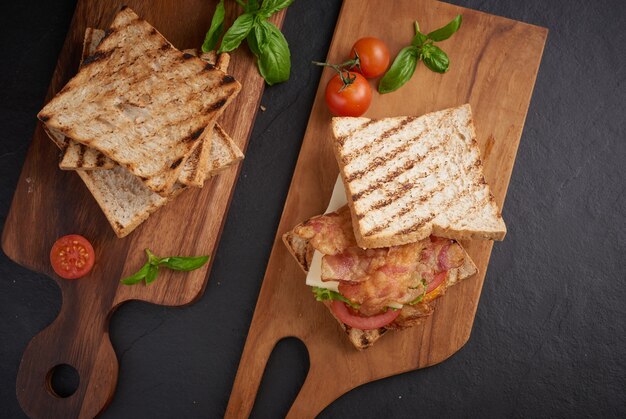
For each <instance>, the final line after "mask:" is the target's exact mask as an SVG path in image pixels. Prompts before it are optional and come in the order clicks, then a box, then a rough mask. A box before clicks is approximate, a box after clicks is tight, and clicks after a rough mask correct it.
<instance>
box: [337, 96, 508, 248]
mask: <svg viewBox="0 0 626 419" xmlns="http://www.w3.org/2000/svg"><path fill="white" fill-rule="evenodd" d="M332 127H333V134H334V137H335V140H334V142H333V144H334V147H333V148H334V150H335V156H336V158H337V162H338V163H339V168H340V172H341V176H342V179H343V182H344V185H345V188H346V193H347V196H348V203H349V204H350V209H351V211H352V221H353V224H354V232H355V235H356V238H357V242H358V244H359V246H361V247H363V248H374V247H388V246H395V245H400V244H406V243H412V242H415V241H418V240H421V239H423V238H425V237H428V236H429V235H430V234H434V235H436V236H440V237H446V238H452V239H458V240H464V239H494V240H502V239H503V238H504V236H505V234H506V226H505V224H504V221H503V220H502V216H501V215H500V210H499V209H498V207H497V205H496V202H495V200H494V198H493V195H492V193H491V190H490V189H489V186H488V185H487V183H486V182H485V178H484V176H483V167H482V162H481V159H480V150H479V149H478V144H477V142H476V133H475V130H474V124H473V122H472V111H471V108H470V105H469V104H466V105H463V106H459V107H457V108H451V109H446V110H443V111H439V112H433V113H430V114H426V115H423V116H420V117H413V116H406V117H395V118H384V119H379V120H373V119H368V118H348V117H341V118H333V121H332Z"/></svg>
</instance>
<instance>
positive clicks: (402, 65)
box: [378, 46, 419, 93]
mask: <svg viewBox="0 0 626 419" xmlns="http://www.w3.org/2000/svg"><path fill="white" fill-rule="evenodd" d="M418 59H419V48H417V47H414V46H410V47H405V48H402V50H400V52H399V53H398V56H397V57H396V59H395V60H393V64H391V68H389V70H387V72H386V73H385V75H384V76H383V78H382V79H381V80H380V83H379V84H378V91H379V92H380V93H390V92H393V91H394V90H397V89H399V88H400V87H402V86H403V85H404V84H405V83H406V82H407V81H409V80H410V79H411V77H412V76H413V73H414V72H415V67H416V66H417V61H418Z"/></svg>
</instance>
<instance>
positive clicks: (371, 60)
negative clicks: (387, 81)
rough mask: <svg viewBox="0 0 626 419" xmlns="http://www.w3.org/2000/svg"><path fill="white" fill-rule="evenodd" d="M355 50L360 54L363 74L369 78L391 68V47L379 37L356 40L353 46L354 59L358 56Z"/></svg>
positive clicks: (380, 74)
mask: <svg viewBox="0 0 626 419" xmlns="http://www.w3.org/2000/svg"><path fill="white" fill-rule="evenodd" d="M354 51H356V53H357V54H358V55H359V60H360V62H361V65H360V67H361V74H363V76H365V78H367V79H373V78H376V77H379V76H382V75H383V74H384V73H385V71H387V68H389V49H388V48H387V45H385V43H384V42H383V41H381V40H380V39H378V38H373V37H367V38H361V39H359V40H358V41H356V42H355V44H354V45H353V46H352V52H351V54H352V56H351V58H352V59H354V58H355V57H356V55H355V53H354Z"/></svg>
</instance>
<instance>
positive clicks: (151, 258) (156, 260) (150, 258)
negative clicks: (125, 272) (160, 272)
mask: <svg viewBox="0 0 626 419" xmlns="http://www.w3.org/2000/svg"><path fill="white" fill-rule="evenodd" d="M146 256H148V263H149V264H150V265H155V266H156V265H158V264H159V263H161V259H160V258H159V257H157V256H156V255H155V254H154V253H152V252H151V251H150V249H146Z"/></svg>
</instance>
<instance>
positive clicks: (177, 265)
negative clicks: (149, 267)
mask: <svg viewBox="0 0 626 419" xmlns="http://www.w3.org/2000/svg"><path fill="white" fill-rule="evenodd" d="M208 260H209V257H208V256H192V257H180V256H172V257H168V258H164V259H161V265H162V266H165V267H166V268H169V269H173V270H175V271H193V270H194V269H198V268H199V267H201V266H202V265H204V264H205V263H207V261H208Z"/></svg>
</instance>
